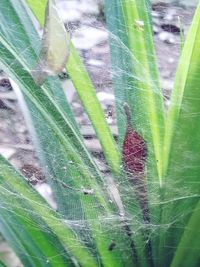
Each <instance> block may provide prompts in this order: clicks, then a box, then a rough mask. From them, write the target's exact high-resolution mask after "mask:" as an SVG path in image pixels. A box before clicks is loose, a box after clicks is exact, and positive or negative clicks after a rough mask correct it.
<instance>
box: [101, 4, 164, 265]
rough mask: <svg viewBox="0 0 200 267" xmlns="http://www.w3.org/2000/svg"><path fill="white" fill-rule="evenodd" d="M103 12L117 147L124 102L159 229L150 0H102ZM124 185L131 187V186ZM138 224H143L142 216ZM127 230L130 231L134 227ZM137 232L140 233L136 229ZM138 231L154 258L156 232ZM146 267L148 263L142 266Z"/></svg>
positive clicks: (159, 155)
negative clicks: (139, 143)
mask: <svg viewBox="0 0 200 267" xmlns="http://www.w3.org/2000/svg"><path fill="white" fill-rule="evenodd" d="M105 7H106V17H107V25H108V29H109V31H110V44H111V45H110V47H111V61H112V68H113V84H114V89H115V99H116V110H117V120H118V131H119V143H120V145H122V144H123V142H124V135H125V131H126V117H125V114H124V110H123V105H124V103H125V102H127V103H128V105H129V107H130V108H131V113H132V126H133V127H134V129H135V130H136V131H137V132H138V133H139V134H140V136H142V137H143V139H144V141H145V143H146V144H147V154H148V158H147V161H146V177H145V178H146V181H147V182H146V183H147V187H148V190H147V192H148V193H147V194H148V196H146V197H147V198H148V200H149V201H148V204H149V209H150V218H151V223H152V224H153V225H159V222H160V194H161V192H160V188H161V186H162V183H163V139H164V131H165V116H164V108H163V96H162V90H161V88H160V84H159V76H158V71H157V65H156V56H155V49H154V42H153V35H152V23H151V15H150V7H149V1H146V0H142V1H141V0H130V1H121V0H117V1H114V0H107V1H105ZM145 178H144V179H145ZM123 180H124V176H121V182H122V181H123ZM123 183H124V181H123ZM126 186H127V187H129V188H130V187H134V186H133V185H132V184H129V186H128V185H126ZM129 194H130V195H132V200H130V199H131V196H129V202H130V201H131V203H132V206H133V205H134V204H135V202H136V201H135V198H134V197H133V193H132V194H131V190H129ZM126 195H128V194H126ZM124 198H126V197H125V196H124V195H123V194H122V200H123V201H124V203H126V204H125V207H126V210H129V212H130V213H131V214H132V216H135V214H138V210H137V209H136V210H134V209H133V208H132V209H131V207H130V204H128V203H127V202H128V200H127V201H126V200H124ZM127 198H128V196H127ZM140 223H142V219H141V217H140ZM131 229H132V231H133V232H134V227H131ZM141 229H143V228H142V227H141ZM142 231H143V236H146V239H147V240H146V241H147V242H148V241H149V240H151V241H152V243H151V246H152V255H151V256H149V258H154V259H156V258H157V257H158V255H157V254H158V245H159V238H158V235H157V234H156V235H155V233H156V231H155V229H153V228H152V229H150V230H149V232H148V230H147V231H146V230H145V227H144V229H143V230H142ZM133 238H134V241H135V239H136V238H137V236H136V237H134V236H133ZM150 238H151V239H150ZM143 239H144V238H142V237H140V238H139V240H138V253H140V250H141V249H140V248H141V244H142V243H145V241H144V240H143ZM151 241H150V242H151ZM144 247H145V245H144ZM149 250H151V249H149ZM150 254H151V252H150ZM147 257H148V256H146V258H147ZM140 258H141V261H142V260H143V258H144V256H143V255H141V256H140ZM145 264H148V263H145V262H144V263H143V266H145Z"/></svg>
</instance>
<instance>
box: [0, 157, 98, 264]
mask: <svg viewBox="0 0 200 267" xmlns="http://www.w3.org/2000/svg"><path fill="white" fill-rule="evenodd" d="M0 166H1V168H0V184H1V192H0V198H1V203H2V206H1V211H2V214H3V215H5V213H4V212H9V211H10V212H11V214H12V213H14V216H17V220H19V221H21V222H22V224H21V230H22V229H23V227H24V228H25V230H26V228H28V234H29V235H30V234H31V231H30V228H29V227H31V224H30V222H31V221H32V223H33V224H32V226H33V228H32V229H31V230H32V236H31V237H32V239H33V240H34V242H30V247H31V246H32V245H34V243H35V242H36V240H37V235H35V232H36V231H38V227H40V230H41V232H40V231H38V235H39V233H40V234H41V240H40V239H38V241H39V242H38V243H37V245H38V246H39V244H40V241H41V245H42V248H43V249H44V251H43V252H45V247H47V252H48V253H50V252H51V251H53V252H54V256H55V255H60V257H62V254H59V251H57V250H56V246H55V244H57V242H55V241H54V242H53V243H51V242H48V241H46V242H43V240H44V239H43V238H44V237H45V235H44V237H43V236H42V233H43V231H44V230H45V229H46V230H48V227H49V229H50V230H51V231H52V232H53V233H54V234H56V235H57V237H58V238H59V239H60V241H61V243H62V244H63V245H64V246H66V248H67V250H68V251H69V253H70V254H72V255H73V256H74V257H75V258H77V260H78V261H80V263H81V262H82V264H83V266H84V264H86V262H87V266H97V265H96V263H95V260H94V259H93V257H92V256H91V254H90V253H89V252H88V251H87V250H86V249H85V248H84V247H83V246H82V245H81V244H80V242H79V241H78V240H77V237H76V235H75V233H74V232H73V231H72V229H70V227H68V226H67V225H66V224H63V222H62V221H61V218H59V217H58V215H57V213H56V212H55V211H53V210H52V209H51V208H50V207H49V206H48V205H47V204H46V202H45V201H44V200H43V199H42V197H40V195H39V194H38V193H37V192H35V190H34V189H33V188H31V187H30V185H29V184H27V182H26V181H25V179H24V178H23V177H22V176H21V175H19V174H18V173H17V172H16V170H15V169H14V168H13V167H12V166H11V165H10V164H9V163H8V162H7V161H6V160H5V159H4V158H3V157H1V156H0ZM13 197H15V204H14V205H13ZM4 209H5V210H4ZM27 215H29V216H27ZM18 216H19V217H18ZM0 220H1V222H2V221H3V223H4V226H6V228H7V231H8V238H11V240H13V244H15V243H16V240H17V241H18V242H19V241H20V240H22V244H23V242H24V241H25V239H23V238H24V237H23V235H22V236H21V238H20V236H19V235H18V236H16V234H17V233H16V232H15V231H16V228H14V231H12V227H9V228H8V227H7V226H9V225H10V222H11V221H9V220H12V217H10V216H3V217H2V218H1V219H0ZM26 220H28V222H29V224H27V222H26V223H25V221H26ZM42 222H43V223H42ZM38 223H39V224H38ZM19 225H20V224H19ZM13 226H14V225H13ZM5 233H6V231H5ZM25 234H26V233H25ZM49 234H50V236H48V231H47V232H46V238H47V237H48V238H50V240H51V238H52V237H51V235H52V234H51V232H50V233H49ZM9 235H13V236H10V237H9ZM5 237H6V236H5ZM13 238H15V239H16V240H14V239H13ZM11 244H12V242H11ZM25 245H27V246H28V244H26V243H25ZM53 248H54V250H53ZM57 248H58V249H59V243H58V247H57ZM24 249H25V248H24ZM22 251H24V250H22ZM31 251H32V250H31ZM33 252H34V250H33ZM51 253H52V252H51ZM36 255H37V253H36ZM49 257H50V254H49ZM50 259H51V257H50ZM50 259H49V260H50ZM51 260H52V261H54V257H52V259H51ZM61 264H62V262H61ZM64 264H66V261H65V263H64ZM34 266H36V265H34ZM37 266H39V265H37ZM55 266H56V265H55ZM63 266H66V265H63Z"/></svg>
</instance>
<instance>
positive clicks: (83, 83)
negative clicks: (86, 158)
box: [27, 0, 121, 174]
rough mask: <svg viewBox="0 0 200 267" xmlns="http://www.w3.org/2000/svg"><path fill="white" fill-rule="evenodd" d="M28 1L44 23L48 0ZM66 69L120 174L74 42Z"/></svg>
mask: <svg viewBox="0 0 200 267" xmlns="http://www.w3.org/2000/svg"><path fill="white" fill-rule="evenodd" d="M27 3H28V4H29V6H30V8H31V9H32V10H33V12H34V14H35V16H36V18H37V19H38V20H39V22H40V23H41V24H42V25H43V21H44V12H42V11H44V10H45V4H46V0H42V1H40V2H38V3H36V2H35V1H32V0H27ZM66 69H67V72H68V73H69V75H70V78H71V80H72V81H73V83H74V86H75V88H76V90H77V93H78V95H79V97H80V100H81V102H82V104H83V106H84V108H85V111H86V112H87V114H88V117H89V119H90V120H91V123H92V125H93V127H94V129H95V132H96V134H97V137H98V138H99V141H100V143H101V146H102V149H103V153H104V155H105V158H106V160H107V162H108V164H109V166H110V168H111V170H112V171H113V172H114V173H117V174H119V172H120V169H121V168H120V166H121V158H120V153H119V151H118V149H117V146H116V143H115V140H114V138H113V136H112V133H111V131H110V128H109V126H108V124H107V122H106V119H105V115H104V113H103V110H102V107H101V105H100V103H99V100H98V98H97V96H96V92H95V88H94V87H93V84H92V82H91V80H90V78H89V75H88V73H87V71H86V69H85V67H84V65H83V63H82V61H81V59H80V57H79V55H78V52H77V51H76V49H75V48H74V46H73V44H72V43H71V46H70V57H69V61H68V63H67V66H66Z"/></svg>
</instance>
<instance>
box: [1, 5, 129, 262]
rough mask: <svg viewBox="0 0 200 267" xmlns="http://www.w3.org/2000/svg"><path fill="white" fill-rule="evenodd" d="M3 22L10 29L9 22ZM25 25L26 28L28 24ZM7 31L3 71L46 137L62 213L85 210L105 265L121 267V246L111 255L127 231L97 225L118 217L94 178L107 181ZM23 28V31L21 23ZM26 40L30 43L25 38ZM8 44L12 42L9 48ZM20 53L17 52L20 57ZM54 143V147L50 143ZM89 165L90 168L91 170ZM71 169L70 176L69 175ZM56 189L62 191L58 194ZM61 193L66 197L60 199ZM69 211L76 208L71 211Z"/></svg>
mask: <svg viewBox="0 0 200 267" xmlns="http://www.w3.org/2000/svg"><path fill="white" fill-rule="evenodd" d="M17 3H18V5H19V7H20V2H19V1H18V2H17V1H14V2H13V3H12V5H11V6H10V10H9V11H10V12H11V10H12V7H13V6H14V7H15V9H16V7H17ZM19 10H20V9H17V12H19ZM3 15H4V14H2V16H3ZM26 20H27V19H26ZM4 21H5V23H6V20H4ZM7 21H8V22H7V23H11V21H10V18H7ZM22 22H24V19H23V18H22ZM27 23H28V22H27ZM8 25H9V24H8ZM8 25H7V27H5V28H4V27H3V26H5V25H4V24H3V25H2V28H3V29H4V34H2V38H1V48H2V49H1V61H2V64H3V65H2V66H3V69H4V70H5V71H6V72H7V73H8V74H9V75H10V76H11V77H12V78H13V79H14V80H15V82H17V83H18V85H19V86H20V88H21V89H22V92H23V94H24V96H25V99H26V101H27V103H28V106H29V109H30V111H31V113H32V116H36V117H34V119H33V123H34V126H35V128H36V130H37V131H38V132H37V134H38V135H40V136H41V137H42V138H40V145H41V147H42V151H41V152H43V151H44V152H45V153H44V155H43V156H44V157H46V156H48V160H49V163H52V164H49V163H48V165H50V167H49V166H48V175H49V177H51V179H53V180H54V179H55V177H56V181H55V183H54V184H53V188H54V190H55V192H56V195H57V199H58V200H59V201H61V205H62V207H63V210H64V208H65V207H66V206H67V205H68V208H67V209H66V210H64V212H63V213H64V216H65V217H67V218H68V219H70V218H73V219H83V218H84V217H82V218H81V217H77V216H75V217H74V214H73V212H74V211H75V212H76V209H81V208H83V210H84V215H86V218H87V220H88V222H89V228H90V229H91V231H92V238H93V239H94V240H95V244H96V246H97V249H98V251H99V254H100V255H101V260H102V261H105V264H108V265H109V264H112V265H113V264H114V265H115V266H118V265H119V266H120V264H121V262H122V260H123V258H122V257H120V259H119V257H118V256H119V255H120V254H119V253H118V250H119V249H120V246H119V245H118V247H117V248H116V249H115V250H114V252H112V253H110V252H109V250H108V247H109V244H110V243H111V240H112V239H113V237H114V236H116V240H118V239H120V240H122V239H123V235H124V233H123V232H124V231H123V232H122V233H120V234H119V235H118V234H117V231H116V230H114V229H113V225H112V224H110V223H109V224H105V223H103V227H102V225H101V224H102V222H101V220H100V222H98V220H99V218H101V217H103V216H104V217H105V218H106V217H108V218H109V217H112V214H113V213H112V212H111V207H110V204H109V202H108V200H107V199H106V197H105V194H104V193H103V192H102V190H101V189H100V187H99V185H98V184H97V183H96V180H95V179H94V178H93V177H95V178H96V179H97V180H99V181H102V177H101V175H100V174H99V172H98V170H97V169H96V167H95V165H94V164H93V161H92V159H91V157H90V155H89V153H88V152H87V150H86V149H85V147H84V145H83V142H82V139H81V137H80V136H79V134H77V133H76V127H74V123H73V122H72V120H69V119H68V117H67V116H66V115H67V114H66V113H65V112H64V111H63V108H62V107H61V106H60V105H58V103H57V101H58V100H57V98H58V95H56V97H57V98H56V99H55V98H54V95H55V91H54V90H53V89H52V88H51V87H50V88H49V87H48V86H47V85H46V84H45V85H44V86H42V87H41V88H40V87H37V86H36V85H35V83H34V82H33V80H32V78H31V77H30V75H29V74H28V72H27V71H30V68H31V64H30V62H29V61H28V62H27V60H29V58H26V57H24V56H23V50H22V51H20V46H17V47H16V45H14V44H15V43H14V39H13V38H12V36H7V31H6V28H8ZM18 25H20V22H19V21H18ZM23 25H24V24H23ZM23 25H21V26H20V28H21V29H23V27H24V28H25V29H26V31H28V28H27V25H24V26H23ZM22 33H23V32H22ZM22 33H21V34H22ZM32 34H33V33H32ZM24 35H25V33H24ZM28 36H29V38H30V37H31V35H30V33H29V35H28ZM8 37H9V38H8ZM33 37H34V35H32V38H33ZM5 38H6V39H5ZM15 38H16V36H15ZM25 38H26V39H27V37H26V35H25ZM7 39H8V40H10V41H11V42H10V43H8V42H7ZM26 39H25V40H26ZM32 42H33V41H32ZM16 48H17V49H18V51H16ZM19 52H20V53H19ZM29 53H30V55H31V53H34V51H29ZM29 65H30V67H29ZM50 82H51V83H53V81H52V79H49V83H50ZM57 89H58V88H57ZM66 104H67V103H66ZM49 140H51V141H50V142H49ZM55 144H56V145H55ZM58 148H59V150H58ZM77 149H78V150H77ZM57 150H58V151H57ZM55 152H56V153H55ZM58 152H59V153H58ZM55 155H58V156H57V158H55ZM81 156H83V157H81ZM85 162H88V165H87V167H86V165H85ZM62 167H63V168H62ZM88 167H89V168H91V169H89V168H88ZM66 169H67V170H68V172H66V171H65V170H66ZM69 177H71V180H69ZM74 177H75V179H74ZM66 178H68V179H67V180H66V181H65V180H64V179H66ZM85 178H86V179H85ZM60 181H61V182H63V181H64V182H65V184H66V187H67V188H68V189H66V188H63V183H60ZM70 182H71V183H72V185H71V184H70ZM88 182H89V183H88ZM69 184H70V185H69ZM59 186H60V188H59ZM57 188H59V189H60V190H59V191H56V190H57ZM70 188H71V189H70ZM82 188H83V189H82ZM84 189H85V190H86V192H87V191H88V190H89V191H92V190H94V193H92V194H91V196H89V197H88V196H86V195H85V194H84ZM69 191H70V192H72V194H74V196H75V197H77V198H78V199H80V202H81V206H80V204H79V206H78V205H77V207H76V209H74V208H73V204H74V198H73V200H71V195H69V193H68V192H69ZM60 192H61V195H59V193H60ZM97 195H98V196H97ZM69 199H70V200H69ZM68 200H69V201H68ZM99 200H100V201H99ZM70 205H71V207H72V208H71V210H70ZM99 207H102V209H99ZM84 215H83V216H84ZM114 222H115V221H114ZM104 224H105V225H104ZM120 228H121V227H120ZM119 231H121V229H119ZM88 233H89V231H88ZM88 237H89V234H88ZM125 239H126V238H125ZM125 242H126V240H125ZM129 250H130V248H129V247H127V252H128V251H129ZM130 260H131V259H130Z"/></svg>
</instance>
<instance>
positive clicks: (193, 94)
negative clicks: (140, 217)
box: [160, 5, 200, 266]
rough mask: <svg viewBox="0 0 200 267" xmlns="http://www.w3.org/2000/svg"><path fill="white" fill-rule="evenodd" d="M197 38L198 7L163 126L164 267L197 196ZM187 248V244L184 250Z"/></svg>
mask: <svg viewBox="0 0 200 267" xmlns="http://www.w3.org/2000/svg"><path fill="white" fill-rule="evenodd" d="M199 36H200V5H199V6H198V7H197V10H196V13H195V16H194V19H193V22H192V25H191V28H190V31H189V33H188V36H187V39H186V41H185V44H184V48H183V50H182V54H181V58H180V61H179V65H178V69H177V74H176V79H175V85H174V90H173V93H172V97H171V104H170V107H169V112H168V115H167V122H166V133H165V142H164V154H163V155H164V162H165V168H164V170H165V180H164V181H165V183H164V189H165V194H164V197H163V204H162V210H163V214H162V221H161V223H162V225H167V226H168V227H167V229H165V230H163V231H162V233H160V236H161V237H160V238H161V241H160V250H161V253H160V255H161V262H166V266H168V265H167V264H168V263H169V262H170V260H172V256H173V253H174V247H177V246H179V245H178V244H180V245H181V249H182V250H183V244H185V243H182V242H181V241H180V240H182V238H183V239H184V237H181V236H182V234H183V232H184V229H185V228H187V223H188V221H189V219H190V217H191V216H192V217H191V218H193V216H195V215H193V213H194V214H196V211H195V206H196V204H197V202H198V199H199V193H200V190H199V188H200V187H199V186H200V182H199V173H200V165H199V162H200V154H199V151H200V141H199V132H200V116H199V114H200V98H199V90H200V85H199V72H200V49H199V45H200V38H199ZM191 220H192V219H191ZM197 235H198V233H197ZM188 241H189V239H188ZM194 242H196V241H194ZM185 245H186V244H185ZM165 246H166V247H167V248H168V249H167V253H166V251H165ZM191 246H192V245H191V243H190V242H189V243H188V244H187V245H186V247H185V249H186V248H188V247H191ZM177 251H179V247H177ZM180 266H182V265H181V264H180ZM191 266H193V265H191ZM194 266H196V265H194Z"/></svg>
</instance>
